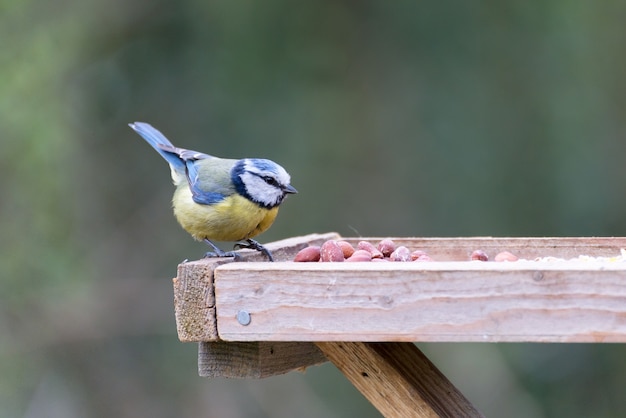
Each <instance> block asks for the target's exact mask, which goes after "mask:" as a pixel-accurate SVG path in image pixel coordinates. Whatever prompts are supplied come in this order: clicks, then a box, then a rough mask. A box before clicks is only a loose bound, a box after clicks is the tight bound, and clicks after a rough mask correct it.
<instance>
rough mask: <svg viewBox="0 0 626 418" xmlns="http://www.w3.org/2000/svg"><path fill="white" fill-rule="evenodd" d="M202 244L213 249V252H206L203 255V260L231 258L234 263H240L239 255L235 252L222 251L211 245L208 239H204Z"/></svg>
mask: <svg viewBox="0 0 626 418" xmlns="http://www.w3.org/2000/svg"><path fill="white" fill-rule="evenodd" d="M204 242H206V243H207V245H208V246H209V247H211V248H213V251H207V252H206V253H205V254H204V258H212V257H233V260H234V261H241V254H239V253H237V252H235V251H223V250H221V249H220V248H218V247H217V245H215V244H213V243H212V242H211V241H209V240H208V239H205V240H204Z"/></svg>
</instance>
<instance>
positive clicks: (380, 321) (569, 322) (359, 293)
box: [215, 247, 626, 342]
mask: <svg viewBox="0 0 626 418" xmlns="http://www.w3.org/2000/svg"><path fill="white" fill-rule="evenodd" d="M580 252H582V253H588V252H589V251H588V248H587V247H584V248H581V249H580ZM215 288H216V306H217V324H218V334H219V336H220V338H221V339H223V340H228V341H416V342H417V341H431V342H440V341H459V342H460V341H463V342H501V341H516V342H519V341H526V342H626V263H623V262H615V263H607V262H585V263H582V262H577V263H574V262H556V263H540V262H521V261H518V262H501V263H497V262H433V263H232V264H229V265H224V266H221V267H219V268H218V269H216V271H215ZM239 311H245V312H247V313H248V314H249V315H250V318H251V320H250V323H249V324H248V325H242V324H240V323H239V322H238V321H237V319H236V317H237V313H238V312H239Z"/></svg>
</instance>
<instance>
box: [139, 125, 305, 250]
mask: <svg viewBox="0 0 626 418" xmlns="http://www.w3.org/2000/svg"><path fill="white" fill-rule="evenodd" d="M129 126H130V127H131V128H133V129H134V130H135V131H136V132H137V133H138V134H139V135H141V136H142V137H143V139H145V140H146V141H147V142H148V143H149V144H150V145H151V146H152V148H154V149H155V150H156V151H157V152H158V153H159V154H161V156H162V157H163V158H165V160H166V161H167V162H168V164H169V165H170V170H171V172H172V180H173V181H174V185H175V186H176V191H175V192H174V198H173V199H172V204H173V207H174V216H175V217H176V219H177V220H178V223H180V225H181V226H182V227H183V229H184V230H185V231H187V232H189V233H190V234H191V236H192V237H193V238H195V239H196V240H198V241H204V242H206V243H207V244H208V245H209V246H211V248H212V249H213V252H208V253H207V256H209V257H210V256H214V257H236V256H237V255H236V253H234V252H232V251H230V252H224V251H222V250H220V249H219V248H218V247H217V246H216V245H215V244H214V243H213V242H212V241H245V242H246V244H244V243H241V244H239V245H238V246H239V247H243V248H251V249H255V250H257V251H261V252H262V253H264V254H265V255H267V257H268V258H269V260H270V261H273V258H272V255H271V253H270V252H269V251H268V250H267V248H265V247H264V246H262V245H261V244H259V243H258V242H257V241H255V240H253V239H252V237H255V236H257V235H259V234H260V233H261V232H263V231H265V230H267V229H268V228H269V227H270V226H271V225H272V224H273V223H274V219H276V215H277V214H278V207H279V206H280V204H281V203H282V202H283V200H284V199H285V197H286V196H287V195H288V194H292V193H297V190H296V189H295V188H294V187H293V186H291V184H289V183H290V181H291V177H290V176H289V174H288V173H287V171H285V169H284V168H282V167H281V166H280V165H278V164H276V163H275V162H273V161H270V160H264V159H259V158H244V159H241V160H233V159H224V158H218V157H214V156H211V155H207V154H203V153H200V152H197V151H191V150H187V149H183V148H177V147H175V146H174V145H172V143H171V142H170V141H169V140H168V139H167V138H166V137H165V136H164V135H163V134H162V133H161V132H159V131H158V130H157V129H155V128H153V127H152V126H151V125H150V124H147V123H143V122H135V123H131V124H129Z"/></svg>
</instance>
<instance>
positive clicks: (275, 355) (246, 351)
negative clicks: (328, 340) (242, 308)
mask: <svg viewBox="0 0 626 418" xmlns="http://www.w3.org/2000/svg"><path fill="white" fill-rule="evenodd" d="M326 361H327V359H326V357H325V356H324V354H322V352H321V351H320V350H319V349H318V348H317V347H316V346H315V344H312V343H291V342H243V343H241V342H228V343H227V342H223V341H217V342H204V343H200V344H199V345H198V373H199V375H200V376H202V377H227V378H254V379H258V378H264V377H269V376H274V375H277V374H284V373H287V372H290V371H292V370H294V369H302V370H303V369H304V368H306V367H309V366H313V365H316V364H321V363H324V362H326Z"/></svg>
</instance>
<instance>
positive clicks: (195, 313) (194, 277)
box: [173, 233, 338, 342]
mask: <svg viewBox="0 0 626 418" xmlns="http://www.w3.org/2000/svg"><path fill="white" fill-rule="evenodd" d="M337 237H338V235H337V234H335V233H327V234H311V235H305V236H303V237H297V238H289V239H285V240H282V241H276V242H273V243H270V244H267V248H268V249H269V250H270V251H272V253H273V255H274V258H275V259H276V260H277V261H284V260H289V259H291V258H293V255H294V254H295V253H296V252H298V251H299V250H300V249H302V248H304V247H306V246H307V245H314V244H317V245H319V244H321V243H322V242H324V241H325V240H328V239H336V238H337ZM241 255H242V260H243V261H262V260H263V259H264V257H265V256H264V255H263V254H260V253H259V252H258V251H253V250H242V251H241ZM232 262H233V260H232V258H204V259H201V260H196V261H189V262H183V263H181V264H179V265H178V274H177V277H176V278H174V279H173V285H174V313H175V316H176V328H177V331H178V338H179V339H180V340H181V341H182V342H201V341H217V340H219V337H218V334H217V318H216V314H215V290H214V286H213V271H214V270H215V269H216V268H217V267H219V266H220V265H224V264H228V263H232Z"/></svg>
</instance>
